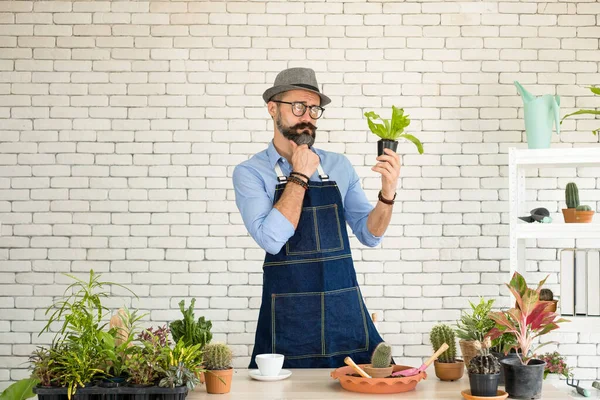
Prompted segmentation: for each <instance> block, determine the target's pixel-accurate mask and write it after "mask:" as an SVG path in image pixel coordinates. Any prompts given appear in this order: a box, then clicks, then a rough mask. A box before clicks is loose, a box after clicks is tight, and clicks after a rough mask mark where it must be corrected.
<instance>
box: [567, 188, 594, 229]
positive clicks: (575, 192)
mask: <svg viewBox="0 0 600 400" xmlns="http://www.w3.org/2000/svg"><path fill="white" fill-rule="evenodd" d="M565 202H566V203H567V208H563V209H562V213H563V217H564V218H565V223H573V222H579V223H589V222H592V218H593V217H594V211H593V210H592V208H591V207H590V206H587V205H580V204H579V189H578V188H577V184H576V183H575V182H569V183H567V187H566V188H565Z"/></svg>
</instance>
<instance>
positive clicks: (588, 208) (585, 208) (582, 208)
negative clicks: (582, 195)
mask: <svg viewBox="0 0 600 400" xmlns="http://www.w3.org/2000/svg"><path fill="white" fill-rule="evenodd" d="M575 210H577V211H592V207H590V206H577V208H575Z"/></svg>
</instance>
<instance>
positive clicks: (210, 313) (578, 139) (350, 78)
mask: <svg viewBox="0 0 600 400" xmlns="http://www.w3.org/2000/svg"><path fill="white" fill-rule="evenodd" d="M598 24H600V3H598V2H596V1H594V0H591V1H565V2H558V3H557V2H549V3H546V2H531V1H527V2H513V1H506V2H502V1H483V2H481V1H463V2H449V1H445V2H442V1H438V2H430V1H424V0H423V1H420V0H415V1H403V2H398V3H396V2H393V1H390V2H388V1H383V0H382V1H381V2H377V1H375V2H364V1H360V0H359V1H354V2H348V3H344V2H341V1H340V2H338V1H332V2H326V3H323V2H294V3H285V2H260V1H258V2H252V3H246V2H208V1H190V2H186V1H177V2H169V1H165V2H159V1H156V2H154V1H153V2H144V1H136V2H129V1H93V2H91V1H75V2H66V1H8V0H4V1H0V222H2V227H1V233H2V236H0V271H1V272H0V389H1V388H3V387H5V386H6V385H7V384H8V381H9V380H14V379H18V378H20V377H23V376H24V375H25V374H26V371H25V370H24V369H22V368H23V366H24V365H25V364H22V363H23V362H24V361H26V358H27V357H26V355H27V353H28V352H29V351H30V350H31V348H32V345H35V344H39V343H48V341H49V340H50V338H51V337H50V336H48V335H44V336H42V337H40V338H38V336H37V332H38V331H39V329H40V327H41V326H42V325H43V321H44V318H45V316H44V313H43V311H44V308H45V307H46V306H47V305H48V304H50V302H51V300H52V298H53V296H57V295H59V294H61V293H62V290H64V288H65V287H66V284H67V282H68V280H67V279H66V278H65V277H64V276H63V275H62V273H63V272H74V273H77V274H82V275H83V274H85V273H86V272H87V271H88V270H89V269H90V268H94V269H95V270H97V271H99V272H103V273H105V274H106V277H107V279H109V280H111V279H112V280H115V281H118V282H121V283H124V284H127V285H128V286H129V287H130V288H131V289H133V290H134V291H136V292H137V294H138V295H139V296H140V300H139V301H135V300H134V301H132V300H131V299H129V298H127V297H125V296H127V293H126V292H124V291H123V290H122V289H118V288H114V289H113V294H115V296H124V297H115V298H112V299H110V301H109V302H108V303H107V304H108V305H109V306H110V307H114V308H116V307H118V306H120V305H121V304H122V303H123V302H125V303H126V304H127V305H128V306H132V305H133V306H136V307H140V308H141V309H143V310H148V311H149V312H150V314H149V317H148V318H149V319H150V320H151V321H148V324H154V325H158V324H162V323H164V322H165V321H167V320H170V319H172V318H177V317H179V311H178V307H177V303H178V302H179V300H180V299H181V298H189V297H192V296H193V297H196V298H197V300H198V302H197V303H196V305H197V307H198V310H197V313H198V314H199V315H206V316H207V317H208V318H209V319H212V321H213V323H214V332H215V338H216V339H218V340H225V341H227V342H228V343H230V344H232V345H234V348H235V352H236V355H237V358H236V361H235V364H236V367H245V366H246V365H247V363H248V360H249V355H250V354H251V346H252V343H253V339H254V336H253V332H254V329H255V321H256V318H257V315H258V307H259V304H260V293H261V286H260V285H261V283H262V276H261V259H262V258H263V254H264V253H263V252H262V250H260V249H259V248H258V247H257V246H256V245H255V244H254V242H253V241H252V240H251V239H250V238H249V237H248V236H247V234H246V231H245V228H244V226H243V224H242V222H241V218H240V216H239V214H238V212H237V209H236V207H235V203H234V193H233V189H232V183H231V173H232V171H233V167H234V166H235V165H236V164H238V163H239V162H241V161H242V160H245V159H247V158H248V157H249V156H250V155H251V154H253V153H254V152H257V151H259V150H261V149H263V148H264V147H265V146H266V143H267V141H268V140H270V138H271V135H272V126H271V123H270V120H269V118H268V114H267V112H266V109H265V107H264V104H263V101H262V99H261V96H260V95H261V94H262V92H263V90H264V89H265V88H266V87H268V86H269V85H270V84H271V83H272V82H273V79H274V77H275V75H276V73H277V72H278V71H279V70H281V69H283V68H285V67H291V66H310V67H312V68H314V69H315V70H316V71H317V73H318V78H319V81H320V83H322V84H323V89H324V91H325V93H327V94H329V95H330V96H331V97H332V99H333V102H332V104H331V105H330V106H329V107H328V109H327V112H326V114H325V117H324V119H322V120H320V121H319V124H320V128H321V130H320V132H321V133H320V134H319V142H320V146H321V147H322V148H325V149H329V150H334V151H339V152H343V153H345V154H346V155H347V156H348V157H349V158H350V160H351V161H352V162H353V164H354V165H355V166H356V169H357V171H358V173H359V175H360V176H361V177H362V178H363V186H364V187H365V190H366V192H367V195H368V197H369V198H370V199H371V200H373V201H374V200H375V198H376V193H377V190H378V185H379V180H378V178H377V177H376V176H375V175H374V174H373V173H372V172H371V171H370V169H369V166H370V165H371V164H373V162H374V153H375V141H376V140H377V139H376V137H374V136H373V135H371V134H370V132H368V129H367V124H366V121H365V120H364V118H363V116H362V114H363V112H364V111H366V110H370V109H374V110H376V111H381V112H382V113H383V114H384V115H388V114H389V108H390V106H391V105H392V104H394V105H396V106H399V107H404V108H405V109H406V110H407V112H408V113H409V114H410V115H411V117H412V124H411V127H410V128H411V129H410V131H411V132H412V133H415V134H416V135H418V136H419V137H421V138H422V139H423V141H424V142H425V149H426V154H425V155H423V156H418V155H416V153H415V149H414V147H413V146H412V144H405V143H403V144H401V145H400V148H399V151H400V153H402V154H403V155H404V156H403V164H404V166H403V169H402V178H401V182H400V187H401V189H400V191H399V193H398V199H399V200H400V201H399V202H398V204H397V206H396V208H395V214H394V217H393V220H392V225H391V226H390V228H389V231H388V236H387V238H386V239H385V240H384V242H383V245H382V246H381V248H380V249H366V248H363V247H361V246H360V245H359V243H358V241H357V240H356V239H355V238H352V244H353V254H354V257H355V261H356V268H357V271H358V278H359V281H360V282H361V284H362V285H363V291H364V294H365V296H366V301H367V305H368V306H369V308H370V311H372V312H377V313H378V314H379V319H380V321H381V322H380V329H381V330H382V332H383V333H384V338H385V339H386V340H388V341H390V342H391V343H393V344H394V354H395V356H396V357H397V361H399V362H406V363H409V364H418V363H419V362H420V360H418V358H420V357H422V356H425V355H428V354H429V353H430V347H429V342H428V331H429V328H430V327H431V326H432V325H433V324H435V323H436V322H438V321H446V322H452V321H454V320H455V319H456V318H458V317H459V315H460V310H461V309H462V308H465V307H467V300H469V299H473V300H474V299H476V297H477V296H478V295H486V296H487V297H490V298H497V299H498V301H497V304H498V305H499V306H506V305H508V297H507V290H506V288H505V287H504V286H503V285H502V283H503V282H505V281H506V280H507V279H508V272H507V271H508V262H507V259H508V248H507V247H508V237H507V234H508V228H507V225H506V223H507V221H508V219H507V211H508V204H507V196H508V191H507V183H508V180H507V159H508V157H507V152H508V148H509V147H512V146H519V147H523V146H525V143H524V142H523V140H524V135H523V129H524V123H523V120H522V116H523V110H522V101H521V99H520V98H519V97H518V95H517V92H516V89H515V87H514V86H513V85H512V82H513V80H515V79H517V80H519V81H520V82H521V83H522V84H524V85H525V86H526V87H527V88H528V89H529V90H530V91H532V92H533V93H535V94H543V93H553V94H560V95H561V96H562V100H561V105H562V107H563V108H562V114H563V115H564V114H565V113H567V112H569V111H572V110H573V108H574V107H578V108H579V107H583V106H586V107H598V106H600V105H599V104H598V102H597V98H596V99H594V98H592V97H591V96H589V92H588V91H587V90H586V89H585V87H584V86H586V85H590V84H599V83H600V74H599V73H598V62H600V51H599V50H600V47H599V44H598V40H599V37H600V31H599V30H598ZM592 122H593V121H589V120H586V119H580V120H569V121H567V122H565V123H564V124H563V133H562V134H561V135H560V136H556V135H555V136H553V140H554V142H555V143H554V144H553V146H559V145H560V146H567V147H568V146H579V145H586V146H589V145H594V144H595V143H597V142H598V139H597V138H596V137H594V136H593V135H591V134H590V133H589V131H590V130H591V129H592V128H595V127H597V123H595V124H594V123H592ZM365 143H366V144H367V145H366V146H365ZM597 172H598V170H597V169H595V170H594V169H581V170H579V171H576V170H575V169H570V170H554V169H547V170H542V171H537V170H535V171H532V172H531V176H534V177H535V176H539V177H538V178H535V179H532V180H531V182H532V185H534V186H532V189H536V190H531V191H530V192H528V195H529V196H530V199H531V201H532V206H533V204H534V202H535V201H536V200H539V201H538V202H536V203H535V204H541V205H544V206H546V207H548V208H549V209H550V210H551V211H552V212H554V213H556V214H555V215H556V216H557V218H560V217H559V216H558V214H557V213H558V212H559V209H560V207H561V201H562V193H561V191H560V190H555V189H556V188H562V187H564V185H565V184H566V182H568V181H569V180H571V179H573V178H574V177H576V176H579V177H580V178H579V179H578V182H579V183H580V186H581V187H582V189H583V190H582V193H581V195H582V197H584V198H586V200H591V201H592V203H595V202H598V201H599V200H600V198H599V197H598V195H597V194H596V192H594V191H593V189H597V188H598V185H599V184H600V182H599V181H598V179H597V176H598V174H597ZM537 189H541V190H539V192H538V191H537ZM586 189H587V190H586ZM573 244H574V243H573V241H549V240H546V241H542V240H540V241H539V243H538V245H540V247H541V248H540V249H533V248H532V249H530V257H532V258H534V259H533V260H531V261H530V262H529V264H528V268H529V269H530V270H531V271H532V272H531V276H530V278H531V280H532V281H533V280H536V279H538V278H539V277H541V276H542V275H543V274H544V273H547V272H548V271H550V272H556V271H557V262H556V254H557V252H556V247H564V246H572V245H573ZM530 245H531V246H532V247H535V246H536V243H535V242H532V243H530ZM536 259H537V260H536ZM538 270H539V271H542V272H537V273H536V272H535V271H538ZM551 282H552V284H551V287H552V288H554V289H557V285H556V282H557V279H556V276H555V275H553V276H552V278H551ZM553 336H555V338H556V339H559V340H560V341H561V344H560V346H559V350H560V351H562V352H564V353H565V354H567V355H568V356H569V361H570V362H571V363H572V364H573V365H575V366H577V370H576V373H577V375H578V376H579V377H581V378H585V379H594V378H600V369H598V362H599V361H598V360H599V358H600V347H599V343H600V337H599V336H598V334H597V333H591V332H587V333H586V332H582V333H568V332H565V333H558V334H554V335H553Z"/></svg>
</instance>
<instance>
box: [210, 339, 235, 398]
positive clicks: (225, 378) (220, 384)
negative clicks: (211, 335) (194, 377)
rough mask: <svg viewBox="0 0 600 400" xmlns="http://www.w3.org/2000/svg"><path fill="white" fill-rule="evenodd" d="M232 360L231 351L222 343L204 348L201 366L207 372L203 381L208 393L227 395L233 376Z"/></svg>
mask: <svg viewBox="0 0 600 400" xmlns="http://www.w3.org/2000/svg"><path fill="white" fill-rule="evenodd" d="M232 359H233V354H232V352H231V349H230V348H229V346H227V345H226V344H224V343H210V344H207V345H206V346H204V360H203V364H204V366H205V367H206V370H207V373H206V374H205V380H206V391H207V392H208V393H213V394H222V393H229V391H230V390H231V378H232V376H233V367H232V366H231V364H232Z"/></svg>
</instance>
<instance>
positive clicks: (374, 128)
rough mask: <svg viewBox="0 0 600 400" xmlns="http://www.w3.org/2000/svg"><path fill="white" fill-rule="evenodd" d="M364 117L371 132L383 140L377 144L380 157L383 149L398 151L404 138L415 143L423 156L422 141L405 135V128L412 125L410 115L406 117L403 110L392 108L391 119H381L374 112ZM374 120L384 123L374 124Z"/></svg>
mask: <svg viewBox="0 0 600 400" xmlns="http://www.w3.org/2000/svg"><path fill="white" fill-rule="evenodd" d="M364 115H365V117H367V123H368V124H369V129H370V130H371V132H373V133H374V134H375V135H377V136H379V137H380V138H381V139H380V140H379V141H378V142H377V156H378V157H379V156H380V155H382V154H383V153H384V151H383V149H385V148H388V149H391V150H393V151H396V149H397V148H398V139H399V138H404V139H407V140H409V141H411V142H413V143H414V144H415V146H417V150H418V151H419V154H423V144H422V143H421V141H420V140H419V139H417V138H416V137H415V136H413V135H410V134H408V133H403V132H404V128H406V127H407V126H408V125H410V119H409V118H408V115H404V109H403V108H398V107H396V106H392V118H391V119H384V118H381V117H380V116H379V115H377V114H375V112H373V111H369V112H366V113H365V114H364ZM372 119H373V120H377V119H378V120H381V122H383V123H382V124H377V123H375V122H373V121H372Z"/></svg>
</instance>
